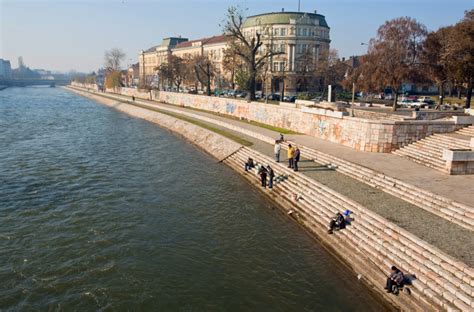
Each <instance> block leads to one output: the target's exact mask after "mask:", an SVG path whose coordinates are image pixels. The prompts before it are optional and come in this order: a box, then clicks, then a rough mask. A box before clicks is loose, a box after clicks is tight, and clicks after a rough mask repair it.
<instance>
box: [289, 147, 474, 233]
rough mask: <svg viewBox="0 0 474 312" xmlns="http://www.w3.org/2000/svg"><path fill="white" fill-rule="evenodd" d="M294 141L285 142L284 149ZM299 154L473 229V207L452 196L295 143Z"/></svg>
mask: <svg viewBox="0 0 474 312" xmlns="http://www.w3.org/2000/svg"><path fill="white" fill-rule="evenodd" d="M289 143H290V144H293V145H296V144H295V143H293V142H284V143H283V144H282V146H283V148H284V149H288V144H289ZM298 147H299V149H300V151H301V155H303V156H304V157H305V158H308V159H311V160H313V161H315V162H317V163H320V164H324V165H326V166H328V167H330V168H332V169H334V170H336V171H338V172H340V173H343V174H345V175H347V176H349V177H351V178H354V179H356V180H358V181H361V182H363V183H365V184H367V185H370V186H372V187H374V188H377V189H380V190H382V191H384V192H386V193H388V194H391V195H393V196H395V197H398V198H401V199H403V200H405V201H407V202H409V203H411V204H414V205H416V206H418V207H420V208H422V209H424V210H426V211H428V212H430V213H433V214H435V215H437V216H439V217H441V218H444V219H446V220H448V221H450V222H453V223H456V224H457V225H460V226H462V227H463V228H466V229H469V230H471V231H474V208H473V207H470V206H466V205H463V204H461V203H458V202H455V201H453V200H452V199H449V198H446V197H443V196H440V195H437V194H434V193H432V192H429V191H426V190H423V189H422V188H418V187H414V186H413V185H411V184H408V183H405V182H403V181H401V180H398V179H395V178H392V177H390V176H386V175H385V174H383V173H381V172H377V171H375V170H372V169H370V168H366V167H363V166H361V165H357V164H355V163H352V162H349V161H345V160H343V159H341V158H338V157H335V156H332V155H329V154H326V153H323V152H320V151H317V150H315V149H312V148H309V147H306V146H302V145H298Z"/></svg>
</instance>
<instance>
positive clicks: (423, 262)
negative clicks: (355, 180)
mask: <svg viewBox="0 0 474 312" xmlns="http://www.w3.org/2000/svg"><path fill="white" fill-rule="evenodd" d="M249 157H251V158H253V159H254V161H255V162H257V163H258V164H263V165H265V166H266V165H267V164H271V166H272V168H273V170H274V171H275V174H276V176H277V177H278V178H277V180H278V181H277V182H276V184H275V186H274V188H273V189H272V190H268V189H267V190H265V191H264V192H265V194H266V195H268V196H269V197H272V198H274V199H275V200H276V201H278V202H280V203H281V204H282V205H283V206H284V207H285V209H286V210H287V212H288V213H289V214H290V215H292V216H294V217H295V218H296V219H297V220H300V221H301V222H303V223H304V224H305V225H306V226H307V227H309V228H310V229H311V230H312V231H313V232H314V233H315V234H317V235H318V236H319V238H320V239H321V241H322V242H323V243H325V244H329V245H331V246H332V247H333V248H335V249H337V251H338V253H339V254H340V255H342V257H343V258H344V259H345V260H346V261H348V262H349V265H351V266H352V267H353V269H354V270H355V271H356V272H357V273H361V274H362V275H363V279H365V280H366V281H367V282H369V283H370V284H372V285H374V286H375V288H376V289H377V290H378V291H379V292H381V291H383V290H382V288H383V286H384V283H385V278H386V274H387V272H389V270H390V266H392V265H396V266H397V267H399V268H401V269H402V270H403V271H404V272H405V273H409V274H413V275H415V276H416V278H415V279H414V280H413V282H412V286H410V289H411V291H412V293H411V295H408V294H405V293H402V294H400V296H398V297H395V296H390V295H385V297H386V298H387V299H388V300H391V301H392V302H393V303H394V304H395V305H397V306H399V307H401V308H402V309H407V310H413V309H414V310H427V309H430V310H440V309H441V310H446V311H459V310H461V311H472V310H473V309H474V270H473V269H472V268H471V267H469V266H468V265H466V264H465V263H463V262H461V261H459V260H457V259H455V258H453V257H451V256H449V255H447V254H446V253H444V252H442V251H441V250H439V249H437V248H436V247H434V246H432V245H430V244H428V243H427V242H425V241H423V240H421V239H420V238H418V237H416V236H415V235H413V234H411V233H409V232H408V231H406V230H404V229H402V228H400V227H398V226H396V225H395V224H393V223H391V222H389V221H388V220H386V219H384V218H382V217H381V216H379V215H378V214H376V213H374V212H372V211H371V210H368V209H367V208H365V207H363V206H361V205H359V204H358V203H356V202H354V201H352V200H351V199H349V198H347V197H345V196H343V195H341V194H339V193H337V192H335V191H334V190H332V189H330V188H328V187H326V186H324V185H322V184H320V183H318V182H316V181H314V180H312V179H310V178H308V177H306V176H305V175H303V174H301V173H295V172H293V171H292V170H290V169H288V168H286V166H284V165H282V164H277V163H275V162H274V161H273V160H272V159H271V158H269V157H267V156H264V155H262V154H260V153H258V152H256V151H253V150H251V149H249V148H242V149H241V150H239V151H238V152H236V153H235V154H233V155H231V156H230V157H228V158H227V159H226V160H224V163H226V164H227V165H229V166H230V167H232V168H234V169H235V170H237V171H241V172H242V171H244V165H243V164H244V163H245V162H246V161H247V159H248V158H249ZM244 177H245V178H246V179H248V180H249V181H250V182H251V183H252V184H259V177H258V175H257V169H253V170H251V171H249V172H248V173H244ZM345 209H349V210H351V211H352V215H353V217H354V220H353V222H351V224H350V225H349V226H348V227H347V228H346V229H344V230H341V231H338V232H335V235H328V234H327V233H326V230H327V226H328V222H329V220H330V219H331V217H332V216H333V215H334V214H335V213H336V212H337V211H343V210H345Z"/></svg>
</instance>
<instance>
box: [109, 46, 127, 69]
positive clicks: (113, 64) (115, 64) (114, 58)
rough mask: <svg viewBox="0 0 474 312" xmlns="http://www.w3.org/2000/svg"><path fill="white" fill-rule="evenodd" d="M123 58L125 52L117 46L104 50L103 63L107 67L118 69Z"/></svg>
mask: <svg viewBox="0 0 474 312" xmlns="http://www.w3.org/2000/svg"><path fill="white" fill-rule="evenodd" d="M124 59H125V53H124V52H123V51H122V50H121V49H118V48H113V49H111V50H109V51H105V54H104V65H105V68H107V69H112V70H120V64H121V63H122V61H123V60H124Z"/></svg>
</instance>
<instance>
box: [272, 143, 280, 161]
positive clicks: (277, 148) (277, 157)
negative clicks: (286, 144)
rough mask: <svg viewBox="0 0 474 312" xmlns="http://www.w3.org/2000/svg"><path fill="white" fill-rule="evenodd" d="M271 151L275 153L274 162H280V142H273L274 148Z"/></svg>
mask: <svg viewBox="0 0 474 312" xmlns="http://www.w3.org/2000/svg"><path fill="white" fill-rule="evenodd" d="M273 151H274V152H275V161H276V162H280V152H281V145H280V142H278V141H275V147H274V148H273Z"/></svg>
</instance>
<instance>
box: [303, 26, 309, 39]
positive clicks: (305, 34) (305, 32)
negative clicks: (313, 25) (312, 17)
mask: <svg viewBox="0 0 474 312" xmlns="http://www.w3.org/2000/svg"><path fill="white" fill-rule="evenodd" d="M307 35H308V30H307V29H306V28H303V36H304V37H306V36H307Z"/></svg>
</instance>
